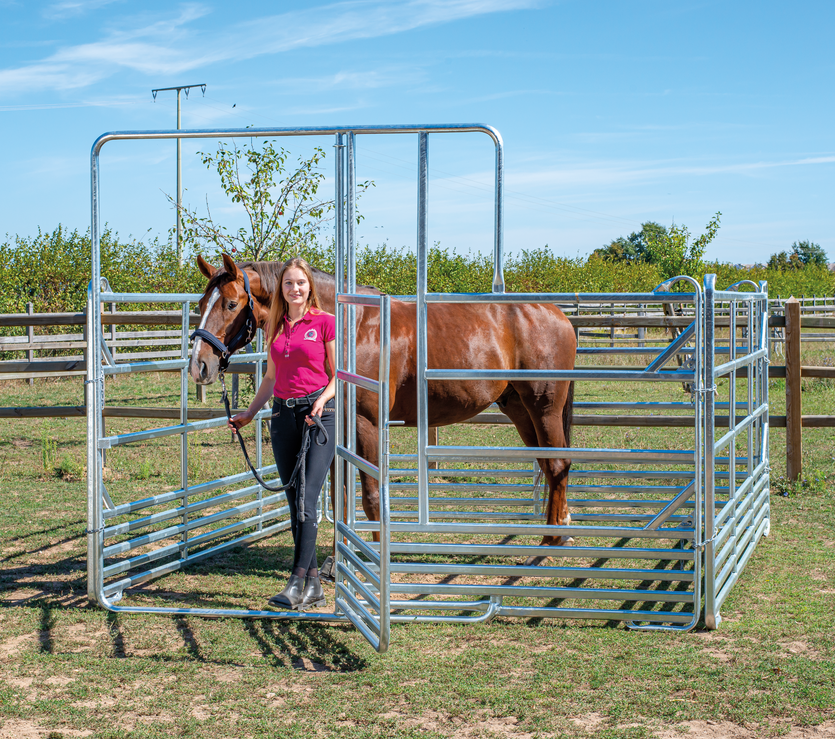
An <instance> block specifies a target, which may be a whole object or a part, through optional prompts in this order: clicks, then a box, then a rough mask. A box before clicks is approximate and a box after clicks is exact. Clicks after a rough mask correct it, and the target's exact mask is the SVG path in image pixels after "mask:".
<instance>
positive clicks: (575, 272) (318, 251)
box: [0, 226, 835, 313]
mask: <svg viewBox="0 0 835 739" xmlns="http://www.w3.org/2000/svg"><path fill="white" fill-rule="evenodd" d="M291 253H292V254H294V255H295V254H298V255H300V256H303V257H304V258H305V259H307V260H308V261H309V262H310V263H311V264H313V265H315V266H317V267H319V268H320V269H324V270H326V271H329V272H332V271H333V268H334V264H333V250H332V248H330V247H329V246H324V245H321V244H320V243H318V242H313V243H309V244H300V245H299V246H298V248H297V249H294V250H293V251H292V252H291ZM205 256H206V257H207V258H208V259H209V261H212V262H213V263H214V264H215V265H218V264H219V263H220V259H219V258H218V256H217V253H216V252H215V253H213V252H211V251H209V250H206V253H205ZM284 256H290V253H286V254H284ZM90 262H91V243H90V236H89V233H81V232H79V231H69V230H67V229H64V228H62V227H61V226H58V227H57V228H56V229H54V230H53V231H51V232H43V231H39V232H38V234H37V236H34V237H22V236H17V237H15V238H13V239H6V241H4V242H2V243H0V284H2V285H3V290H2V291H0V313H24V312H26V304H27V303H29V302H31V303H33V305H34V309H35V311H36V312H39V313H41V312H43V313H46V312H65V311H81V310H83V308H84V306H85V304H86V300H87V286H88V284H89V282H90ZM504 272H505V282H506V289H507V290H508V291H510V292H636V291H647V290H652V289H653V288H654V287H655V286H656V285H658V284H659V283H661V282H662V281H663V280H664V279H665V278H666V277H668V276H670V274H681V273H682V271H680V270H673V272H672V273H668V272H665V271H664V270H663V269H662V267H661V266H659V265H658V264H654V263H650V262H647V261H641V260H632V261H630V260H616V259H611V258H607V257H601V256H600V255H597V254H592V255H591V256H589V257H588V258H584V257H573V258H572V257H562V256H558V255H556V254H555V253H554V252H553V250H552V249H550V248H548V247H547V246H546V247H542V248H537V249H524V250H522V251H520V252H518V253H516V254H510V255H509V256H507V258H506V260H505V271H504ZM685 272H687V273H689V274H691V275H693V276H694V277H697V278H699V279H701V278H702V277H703V276H704V275H705V274H707V273H709V272H715V273H716V274H717V275H718V284H719V286H720V287H726V286H727V285H730V284H732V283H734V282H737V281H738V280H742V279H749V280H754V281H755V282H756V281H759V280H766V281H767V282H768V285H769V294H770V295H772V296H776V295H782V296H784V297H788V296H789V295H797V296H800V295H809V296H811V295H832V294H833V293H835V273H833V272H831V271H830V270H829V269H828V268H827V267H825V266H822V265H820V264H816V263H809V264H807V265H806V266H805V267H804V268H803V269H793V268H792V269H783V268H779V267H773V266H769V265H756V266H754V267H742V266H737V265H733V264H727V263H720V262H703V263H701V264H699V265H697V266H696V268H695V269H693V270H685ZM101 273H102V275H104V276H105V277H107V278H108V280H109V282H110V285H111V287H112V288H113V289H114V290H116V291H118V292H145V293H154V292H194V293H201V292H202V291H203V288H204V287H205V283H206V280H205V278H204V277H203V276H202V275H201V274H200V273H199V272H198V270H197V267H196V265H195V260H194V259H189V260H187V261H186V262H185V263H184V264H182V265H181V264H180V263H179V261H178V259H177V251H176V246H175V245H174V243H173V242H172V241H170V240H169V241H164V242H161V241H152V242H150V243H146V242H143V241H139V240H134V239H121V238H119V237H118V235H116V234H114V233H113V232H112V231H109V230H105V232H104V233H103V234H102V239H101ZM492 277H493V266H492V257H488V256H485V255H483V254H461V253H458V252H456V251H455V250H454V249H449V248H446V247H443V246H441V245H440V244H435V246H433V247H432V248H431V249H430V253H429V289H430V290H433V291H438V292H443V291H450V292H489V291H490V289H491V286H492ZM357 279H358V280H359V281H360V282H361V283H363V284H366V285H374V286H375V287H378V288H379V289H381V290H383V291H384V292H387V293H389V294H392V295H405V294H413V293H414V291H415V284H416V280H417V260H416V257H415V254H414V252H411V251H409V250H408V249H406V248H405V247H404V248H400V249H397V248H392V247H390V246H388V245H386V244H383V245H380V246H377V247H371V246H365V247H362V248H360V249H359V250H358V254H357ZM161 307H163V306H156V308H158V309H159V308H161ZM166 307H168V308H170V306H166Z"/></svg>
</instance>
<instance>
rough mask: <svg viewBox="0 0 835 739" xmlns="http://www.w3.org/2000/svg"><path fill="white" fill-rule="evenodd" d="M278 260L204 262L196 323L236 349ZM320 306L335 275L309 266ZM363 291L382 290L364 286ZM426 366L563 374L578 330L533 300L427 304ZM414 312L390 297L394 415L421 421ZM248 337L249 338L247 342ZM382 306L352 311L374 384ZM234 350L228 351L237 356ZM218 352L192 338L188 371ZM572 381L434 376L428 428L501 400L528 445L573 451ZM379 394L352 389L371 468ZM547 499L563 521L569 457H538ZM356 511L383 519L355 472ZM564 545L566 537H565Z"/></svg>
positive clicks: (409, 422) (200, 373) (330, 294)
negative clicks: (359, 490) (203, 283)
mask: <svg viewBox="0 0 835 739" xmlns="http://www.w3.org/2000/svg"><path fill="white" fill-rule="evenodd" d="M282 264H283V263H282V262H243V263H241V264H236V263H235V262H234V261H233V260H232V258H231V257H230V256H229V255H227V254H224V255H223V265H224V266H223V268H221V269H216V268H214V267H212V266H211V265H210V264H209V263H208V262H206V260H204V259H203V257H201V256H198V257H197V266H198V268H199V269H200V271H201V272H202V273H203V274H204V275H205V276H206V277H207V278H208V280H209V282H208V284H207V285H206V290H205V293H204V295H203V297H202V298H201V300H200V314H201V323H200V327H201V328H202V329H203V330H204V331H206V332H208V333H211V334H212V335H213V336H215V337H217V338H218V339H219V340H220V342H222V344H223V345H226V346H228V345H229V343H230V342H231V343H239V342H240V341H242V339H239V338H237V337H240V336H242V335H243V334H248V333H249V332H248V330H246V329H244V328H243V327H244V324H245V322H246V320H247V319H246V315H247V313H248V311H246V305H247V302H248V297H247V293H246V288H245V280H244V272H245V273H246V276H247V278H248V282H249V286H250V290H251V294H252V298H253V307H252V310H253V313H254V316H255V320H256V322H257V324H258V326H259V327H261V328H263V327H264V326H265V324H266V321H267V317H268V313H269V306H270V301H271V299H272V295H273V293H274V292H275V291H276V290H278V289H280V286H279V285H278V274H279V272H280V271H281V267H282ZM313 272H314V279H315V280H316V283H317V292H318V294H319V297H320V300H322V303H323V305H322V307H323V308H324V309H325V310H327V311H328V312H330V313H333V312H334V295H335V280H334V277H333V275H330V274H327V273H326V272H322V271H321V270H317V269H314V270H313ZM358 291H359V292H361V293H366V294H376V295H379V294H380V292H379V291H378V290H376V289H374V288H371V287H361V288H359V289H358ZM427 314H428V322H429V323H428V328H427V331H428V338H429V345H428V366H429V367H430V368H434V367H438V368H444V369H473V368H475V369H508V370H517V369H521V370H526V369H531V370H534V369H565V370H570V369H573V368H574V357H575V354H576V348H577V344H576V340H575V336H574V329H573V327H572V325H571V323H570V322H569V320H568V319H567V318H566V317H565V315H564V314H563V312H562V311H561V310H560V309H559V308H558V307H557V306H555V305H549V304H531V303H490V304H485V303H469V304H468V303H434V304H430V305H429V306H428V311H427ZM415 316H416V306H415V304H414V303H405V302H402V301H399V300H394V299H392V301H391V375H390V378H391V381H390V395H389V399H390V418H391V420H398V421H404V422H405V425H406V426H416V425H417V390H416V386H417V380H416V377H417V375H416V356H417V352H416V346H417V326H416V320H415ZM247 340H248V339H247ZM378 344H379V310H378V309H376V308H367V307H362V306H357V372H358V373H359V374H361V375H364V376H366V377H371V378H375V377H376V376H377V371H378V369H377V368H378V361H379V348H378ZM240 348H241V347H240V346H229V349H230V350H232V351H234V350H236V349H240ZM219 361H220V352H219V351H218V349H217V348H216V347H215V346H212V345H211V344H210V343H209V342H208V341H203V340H201V339H200V338H197V339H196V340H195V342H194V348H193V350H192V354H191V363H190V365H189V371H190V372H191V376H192V377H193V378H194V381H195V382H196V383H197V384H201V385H208V384H211V383H213V382H214V381H215V380H216V379H217V376H218V373H219ZM573 390H574V387H573V383H570V382H567V381H551V380H543V381H521V380H510V381H507V380H465V381H458V382H453V381H447V380H432V381H430V382H429V425H430V426H447V425H449V424H453V423H460V422H462V421H466V420H467V419H468V418H472V417H473V416H475V415H476V414H477V413H480V412H481V411H483V410H485V409H486V408H488V407H489V406H490V405H491V404H492V403H498V404H499V406H500V407H501V409H502V410H503V411H504V413H505V414H507V416H508V417H509V418H510V420H511V421H513V423H514V425H515V426H516V429H517V431H518V432H519V435H520V436H521V437H522V441H523V442H524V443H525V444H526V445H527V446H538V447H567V446H569V445H570V431H571V418H572V398H573ZM377 439H378V429H377V396H376V394H375V393H371V392H369V391H367V390H363V389H361V388H358V389H357V444H358V452H359V454H360V455H361V456H362V457H364V458H365V459H367V460H368V461H369V462H371V463H372V464H377ZM538 461H539V465H540V467H541V468H542V471H543V472H544V473H545V477H546V479H547V481H548V488H549V490H550V496H549V499H548V504H547V508H546V522H547V523H548V525H551V526H553V525H556V524H559V525H568V524H569V523H570V522H571V516H570V514H569V511H568V503H567V501H566V483H567V478H568V471H569V468H570V466H571V461H570V460H568V459H540V460H538ZM360 480H361V484H362V507H363V510H364V511H365V514H366V516H368V519H369V520H371V521H379V519H380V502H379V492H378V486H377V481H376V480H375V479H374V478H372V477H370V476H368V475H366V474H365V473H363V472H361V473H360ZM561 539H562V541H561ZM560 543H562V544H565V543H570V540H569V539H568V537H555V536H546V537H544V538H543V539H542V544H543V545H553V544H560Z"/></svg>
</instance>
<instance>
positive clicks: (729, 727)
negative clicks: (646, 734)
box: [655, 721, 835, 739]
mask: <svg viewBox="0 0 835 739" xmlns="http://www.w3.org/2000/svg"><path fill="white" fill-rule="evenodd" d="M655 736H656V739H682V738H683V737H688V738H689V739H757V738H758V737H760V736H762V732H761V731H760V730H759V729H749V728H748V727H746V726H740V725H739V724H734V723H732V722H730V721H686V722H684V723H683V724H678V725H677V726H675V727H671V728H669V729H663V730H662V731H660V732H657V733H656V734H655ZM784 739H835V721H826V722H825V723H823V724H820V725H819V726H794V727H792V728H791V730H790V731H789V733H788V734H785V735H784Z"/></svg>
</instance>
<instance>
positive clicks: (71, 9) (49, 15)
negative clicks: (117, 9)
mask: <svg viewBox="0 0 835 739" xmlns="http://www.w3.org/2000/svg"><path fill="white" fill-rule="evenodd" d="M115 2H124V0H62V1H61V2H57V3H52V5H47V6H46V7H45V8H44V9H43V10H42V11H41V15H42V16H43V17H44V18H46V19H48V20H64V19H65V18H72V17H74V16H78V15H84V14H85V13H89V12H90V11H91V10H98V9H99V8H103V7H104V6H105V5H112V4H113V3H115Z"/></svg>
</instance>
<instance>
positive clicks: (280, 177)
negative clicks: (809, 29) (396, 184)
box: [168, 140, 373, 261]
mask: <svg viewBox="0 0 835 739" xmlns="http://www.w3.org/2000/svg"><path fill="white" fill-rule="evenodd" d="M197 153H198V155H199V156H200V157H201V161H202V162H203V164H204V165H206V168H207V169H210V170H211V169H215V170H216V171H217V174H218V176H219V177H220V185H221V187H222V188H223V191H224V192H225V193H226V194H227V195H228V196H229V197H230V198H231V199H232V202H233V203H240V205H241V206H242V207H243V209H244V211H245V213H246V216H247V219H248V221H249V223H248V226H242V227H241V228H239V229H238V230H237V231H235V232H230V231H229V230H228V229H227V228H226V226H224V225H222V224H220V223H218V222H217V221H216V220H215V219H214V218H213V216H212V213H211V210H210V208H209V204H208V200H207V202H206V216H200V215H198V214H197V212H196V211H193V210H190V209H189V208H186V207H182V208H181V217H182V220H183V235H184V241H185V243H187V244H188V245H189V246H191V247H192V248H193V249H194V250H195V251H198V252H201V251H206V250H207V247H209V249H211V248H212V247H214V249H216V250H218V251H225V252H228V253H230V254H233V255H235V256H236V257H238V258H241V259H251V260H253V261H259V260H281V259H284V258H285V257H286V256H287V255H289V254H293V253H295V252H298V251H299V250H300V249H302V248H303V247H306V246H310V245H312V244H314V243H316V242H317V240H318V236H319V233H320V231H321V230H322V228H323V226H324V225H325V224H326V223H328V222H329V221H331V220H332V219H333V217H334V201H333V200H323V199H322V198H320V197H319V186H320V185H321V184H322V182H323V180H324V179H325V175H324V173H323V172H322V171H321V168H320V165H321V163H322V161H323V160H324V158H325V152H324V151H323V150H322V149H321V148H319V147H316V149H314V152H313V155H312V156H310V157H307V158H305V157H304V156H300V157H299V158H298V161H297V162H296V163H295V164H294V165H293V166H292V167H291V166H290V152H288V151H287V150H286V149H284V148H281V147H279V148H276V147H275V146H274V145H273V143H272V142H271V141H269V140H268V141H265V142H264V144H263V146H262V147H261V148H258V147H256V146H255V145H246V144H244V145H243V146H241V147H238V146H237V145H235V144H233V145H232V146H229V145H227V144H225V143H223V142H221V143H220V144H219V145H218V148H217V152H215V153H214V154H212V153H206V152H197ZM371 186H373V182H370V181H366V182H362V183H359V184H358V185H357V193H358V194H360V193H362V192H365V191H366V190H367V189H368V188H369V187H371ZM168 199H169V200H170V201H171V202H172V203H173V202H174V200H173V199H172V198H171V197H170V196H168ZM357 220H358V221H359V220H361V216H357Z"/></svg>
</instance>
